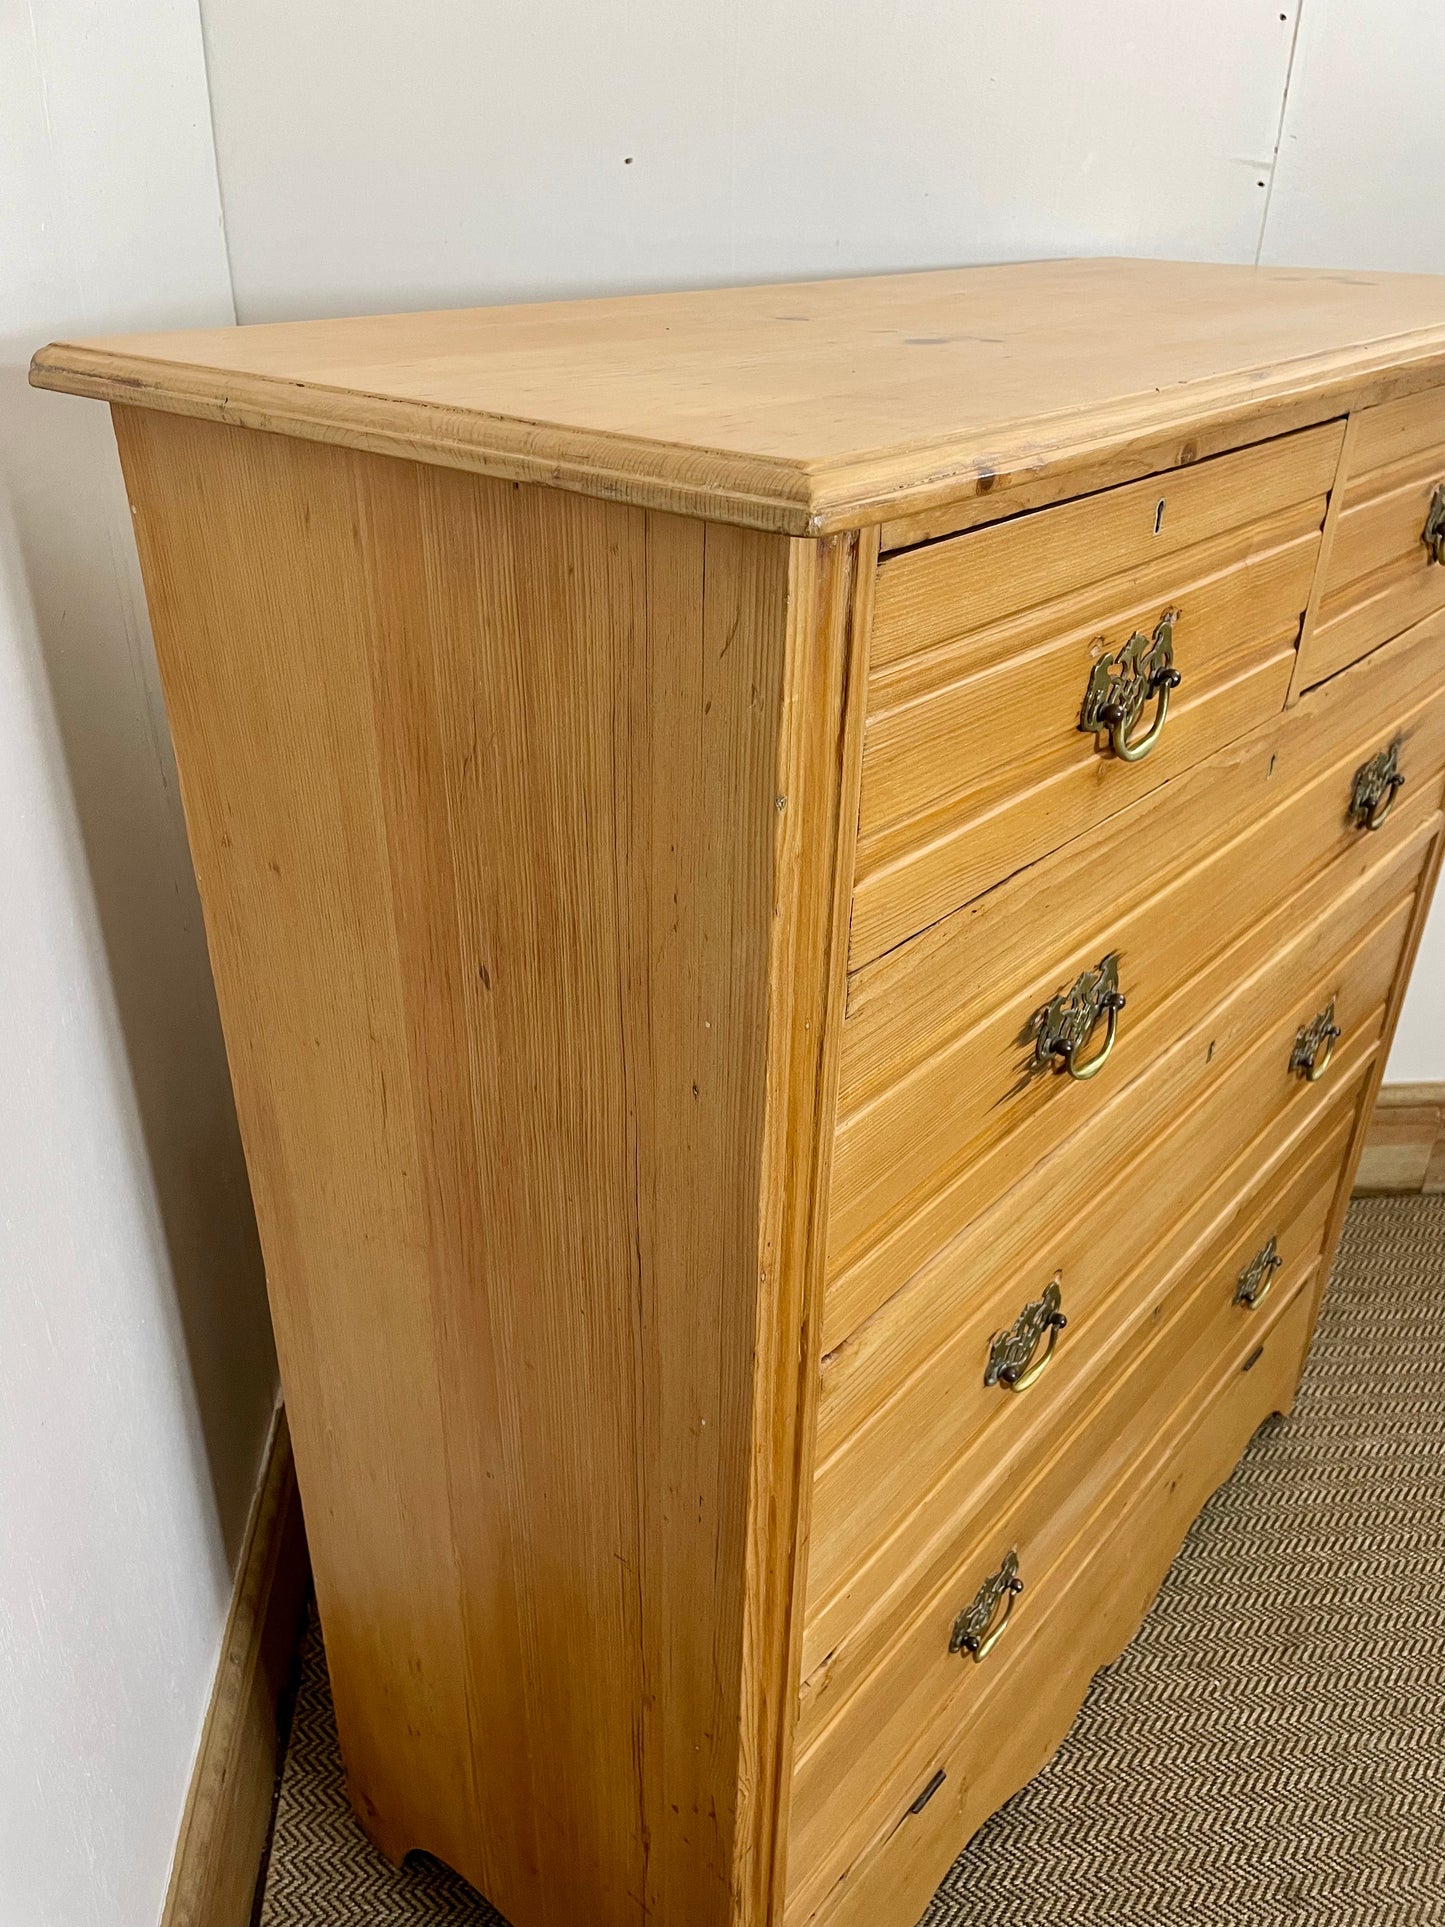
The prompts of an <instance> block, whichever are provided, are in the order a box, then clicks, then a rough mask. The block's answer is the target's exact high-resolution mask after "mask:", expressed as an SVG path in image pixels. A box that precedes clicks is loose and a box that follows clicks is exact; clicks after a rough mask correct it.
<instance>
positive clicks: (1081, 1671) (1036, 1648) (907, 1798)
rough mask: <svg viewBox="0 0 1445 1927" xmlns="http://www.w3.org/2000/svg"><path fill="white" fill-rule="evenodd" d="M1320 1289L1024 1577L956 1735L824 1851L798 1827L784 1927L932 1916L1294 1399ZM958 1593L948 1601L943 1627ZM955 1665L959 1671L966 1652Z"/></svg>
mask: <svg viewBox="0 0 1445 1927" xmlns="http://www.w3.org/2000/svg"><path fill="white" fill-rule="evenodd" d="M1314 1297H1315V1291H1314V1281H1313V1280H1311V1279H1309V1278H1306V1279H1305V1280H1304V1281H1303V1282H1302V1283H1301V1284H1300V1286H1299V1287H1298V1289H1297V1290H1295V1292H1294V1294H1293V1296H1292V1297H1291V1296H1287V1293H1286V1287H1285V1286H1284V1285H1283V1284H1281V1285H1277V1286H1276V1288H1275V1294H1274V1298H1273V1299H1272V1300H1271V1302H1270V1303H1269V1304H1267V1305H1266V1306H1264V1307H1263V1308H1262V1311H1261V1313H1260V1314H1259V1317H1258V1321H1257V1322H1255V1323H1253V1324H1252V1325H1245V1326H1244V1327H1243V1328H1242V1336H1241V1337H1240V1338H1239V1339H1238V1340H1237V1341H1236V1344H1235V1347H1234V1351H1233V1353H1232V1355H1231V1356H1230V1357H1229V1358H1228V1359H1227V1360H1226V1361H1225V1362H1224V1366H1223V1370H1222V1371H1221V1372H1220V1373H1219V1374H1217V1375H1216V1376H1214V1377H1212V1378H1211V1379H1209V1380H1207V1381H1206V1382H1205V1383H1203V1384H1201V1385H1200V1386H1199V1387H1198V1388H1197V1389H1196V1390H1195V1392H1194V1394H1193V1395H1192V1396H1191V1397H1188V1398H1186V1400H1185V1401H1184V1402H1183V1404H1182V1406H1181V1409H1180V1411H1179V1413H1178V1414H1177V1416H1176V1418H1175V1421H1174V1422H1173V1423H1172V1424H1171V1425H1170V1426H1169V1428H1168V1430H1167V1432H1166V1434H1165V1435H1164V1436H1163V1437H1162V1438H1161V1439H1160V1440H1159V1442H1158V1447H1159V1454H1160V1456H1159V1457H1157V1458H1155V1459H1152V1461H1151V1463H1150V1464H1149V1466H1148V1468H1147V1471H1145V1472H1144V1473H1143V1475H1142V1476H1141V1477H1140V1478H1139V1479H1138V1480H1137V1481H1135V1482H1133V1486H1132V1489H1131V1490H1130V1491H1128V1492H1127V1493H1124V1494H1121V1495H1120V1497H1119V1498H1118V1499H1117V1500H1111V1502H1110V1503H1109V1504H1107V1505H1106V1506H1105V1507H1103V1508H1101V1509H1100V1511H1099V1512H1098V1513H1097V1514H1096V1515H1095V1516H1094V1518H1093V1519H1092V1520H1091V1521H1090V1522H1089V1523H1088V1525H1087V1526H1086V1527H1085V1529H1084V1531H1082V1532H1081V1533H1080V1534H1079V1536H1078V1539H1077V1541H1076V1550H1075V1552H1074V1554H1073V1555H1071V1556H1070V1558H1069V1560H1068V1562H1067V1565H1066V1567H1064V1568H1063V1569H1060V1570H1058V1571H1057V1572H1056V1573H1055V1574H1052V1575H1050V1576H1049V1577H1048V1579H1047V1580H1026V1582H1025V1585H1026V1590H1025V1591H1024V1592H1023V1593H1021V1594H1019V1595H1018V1596H1017V1604H1016V1624H1011V1625H1010V1627H1009V1629H1008V1632H1007V1634H1006V1635H1005V1638H1004V1640H1003V1641H1001V1642H1000V1644H999V1647H998V1648H997V1650H996V1651H995V1652H994V1653H993V1654H991V1655H990V1656H989V1658H988V1659H987V1660H985V1661H984V1662H983V1663H982V1664H981V1665H979V1666H977V1667H973V1668H972V1671H973V1672H975V1673H976V1674H977V1679H976V1680H969V1679H967V1676H966V1675H965V1684H964V1686H963V1687H962V1688H960V1695H961V1697H964V1698H965V1704H963V1706H962V1708H961V1711H960V1713H959V1715H958V1717H957V1719H956V1721H955V1723H954V1724H953V1726H952V1729H951V1730H950V1731H948V1732H946V1733H940V1734H938V1735H937V1736H936V1737H935V1735H934V1733H933V1732H932V1731H930V1733H929V1735H928V1738H927V1741H926V1743H925V1744H923V1745H921V1746H920V1747H918V1748H917V1749H916V1752H915V1753H914V1754H911V1755H909V1756H908V1758H907V1759H906V1760H904V1759H901V1758H900V1759H898V1761H897V1764H896V1765H894V1766H893V1767H892V1768H891V1769H888V1768H882V1769H881V1770H882V1772H883V1773H884V1774H885V1776H886V1777H885V1778H884V1779H883V1781H882V1786H881V1792H880V1795H879V1797H878V1798H877V1799H875V1800H873V1801H872V1802H871V1803H870V1804H869V1806H868V1808H867V1811H866V1813H862V1814H860V1815H859V1816H858V1817H859V1819H860V1821H861V1824H856V1825H854V1826H853V1827H852V1828H850V1829H849V1836H848V1839H847V1841H846V1843H844V1844H843V1845H842V1846H841V1847H840V1848H839V1849H838V1850H837V1851H834V1852H832V1853H826V1852H825V1850H824V1846H823V1843H822V1842H819V1843H818V1845H817V1846H816V1847H815V1846H814V1845H813V1842H812V1841H810V1840H809V1839H807V1838H806V1836H805V1835H804V1834H803V1831H802V1829H801V1827H800V1828H799V1829H798V1832H797V1837H796V1844H795V1846H794V1848H793V1851H792V1853H791V1855H790V1859H789V1876H790V1877H789V1890H790V1900H789V1905H788V1908H787V1912H786V1914H785V1916H784V1918H785V1921H786V1927H875V1923H876V1922H877V1921H878V1920H880V1919H883V1918H888V1919H908V1920H912V1919H915V1918H921V1917H922V1915H923V1914H924V1912H925V1910H926V1909H927V1906H928V1902H929V1899H930V1897H931V1896H932V1894H933V1892H934V1890H935V1889H936V1887H937V1886H938V1883H939V1882H940V1881H941V1880H942V1879H943V1877H944V1875H945V1874H946V1873H947V1871H948V1869H949V1867H950V1866H951V1865H952V1864H953V1861H954V1858H955V1857H956V1855H957V1853H958V1850H959V1848H960V1846H961V1845H962V1844H963V1843H964V1842H965V1841H967V1840H968V1839H969V1838H971V1836H972V1835H973V1834H974V1833H975V1832H976V1831H977V1829H978V1828H979V1827H980V1826H981V1825H982V1823H983V1822H984V1821H985V1820H986V1819H987V1817H988V1816H989V1814H990V1813H992V1812H994V1811H995V1810H996V1809H997V1808H998V1807H999V1806H1001V1805H1002V1804H1003V1802H1004V1801H1005V1800H1007V1799H1008V1798H1009V1797H1010V1796H1011V1795H1012V1794H1014V1793H1016V1792H1017V1791H1018V1790H1019V1788H1020V1787H1021V1786H1023V1785H1024V1784H1025V1783H1026V1782H1027V1781H1028V1780H1030V1779H1031V1778H1032V1777H1033V1775H1034V1774H1035V1773H1037V1772H1038V1771H1039V1770H1040V1769H1041V1768H1042V1767H1043V1766H1045V1765H1046V1764H1047V1762H1048V1760H1049V1758H1050V1756H1051V1755H1052V1754H1053V1753H1054V1751H1055V1749H1056V1748H1057V1747H1058V1745H1059V1744H1060V1742H1061V1741H1062V1740H1063V1738H1064V1736H1065V1734H1066V1733H1067V1732H1068V1730H1069V1728H1070V1727H1071V1726H1072V1725H1073V1722H1074V1716H1075V1714H1076V1712H1077V1710H1078V1707H1079V1704H1080V1702H1081V1700H1082V1699H1083V1697H1084V1694H1085V1691H1086V1690H1087V1687H1088V1684H1089V1680H1090V1679H1091V1677H1092V1676H1093V1674H1094V1673H1096V1672H1097V1671H1098V1669H1099V1668H1100V1667H1101V1666H1106V1665H1108V1664H1110V1663H1111V1662H1112V1661H1113V1660H1114V1659H1115V1658H1117V1656H1118V1655H1119V1653H1120V1652H1122V1651H1123V1649H1124V1647H1125V1646H1126V1645H1127V1644H1128V1642H1129V1640H1130V1639H1131V1638H1132V1637H1133V1635H1134V1633H1135V1632H1136V1631H1137V1630H1138V1627H1139V1623H1140V1621H1141V1620H1142V1618H1143V1616H1144V1614H1145V1612H1146V1611H1147V1610H1148V1607H1149V1604H1150V1602H1151V1601H1152V1599H1153V1597H1154V1595H1155V1593H1156V1592H1157V1591H1158V1588H1159V1586H1160V1583H1161V1582H1162V1580H1163V1578H1164V1576H1165V1573H1166V1572H1167V1571H1168V1568H1169V1565H1170V1563H1171V1561H1172V1560H1173V1558H1174V1556H1175V1554H1176V1553H1177V1551H1178V1549H1179V1547H1180V1545H1181V1544H1182V1543H1183V1540H1184V1537H1185V1534H1186V1533H1187V1532H1188V1530H1189V1527H1190V1525H1191V1524H1192V1523H1193V1520H1194V1518H1195V1517H1196V1515H1197V1514H1198V1512H1199V1509H1200V1507H1201V1506H1202V1505H1203V1504H1204V1501H1205V1500H1206V1499H1207V1498H1208V1497H1209V1495H1210V1493H1211V1492H1213V1491H1214V1490H1215V1488H1216V1487H1217V1486H1219V1485H1220V1484H1221V1483H1222V1481H1223V1480H1224V1479H1225V1478H1227V1477H1228V1475H1229V1473H1230V1472H1231V1471H1232V1469H1233V1468H1234V1465H1235V1464H1236V1462H1237V1461H1238V1459H1239V1456H1240V1454H1241V1452H1242V1451H1243V1450H1244V1448H1245V1446H1246V1445H1247V1444H1248V1442H1249V1439H1250V1436H1251V1435H1252V1434H1253V1432H1254V1431H1255V1429H1256V1428H1257V1427H1258V1426H1259V1424H1260V1423H1261V1421H1262V1420H1264V1419H1266V1418H1267V1417H1268V1416H1269V1415H1270V1413H1271V1412H1280V1411H1287V1410H1288V1409H1289V1407H1290V1405H1291V1404H1292V1402H1293V1399H1294V1391H1295V1386H1296V1384H1297V1382H1298V1379H1299V1374H1300V1369H1301V1367H1302V1365H1303V1362H1304V1356H1305V1351H1306V1348H1307V1346H1308V1342H1309V1333H1310V1322H1311V1317H1312V1313H1313V1307H1314ZM965 1584H966V1582H965ZM952 1603H953V1602H952V1600H951V1599H950V1600H949V1601H947V1602H946V1603H945V1607H944V1615H943V1617H944V1620H945V1623H946V1622H947V1612H948V1608H949V1607H950V1606H951V1605H952ZM934 1631H935V1633H936V1631H937V1628H935V1629H934ZM1222 1636H1223V1635H1222ZM1010 1646H1012V1648H1013V1651H1012V1652H1009V1651H1008V1648H1009V1647H1010ZM994 1661H1000V1662H1002V1663H1000V1664H999V1665H997V1666H995V1665H994ZM953 1665H954V1669H955V1671H958V1672H962V1671H963V1670H964V1666H965V1662H963V1661H955V1662H953ZM954 1683H955V1684H957V1681H955V1682H954ZM940 1724H941V1725H947V1724H948V1722H947V1721H943V1722H940ZM865 1744H867V1742H865ZM875 1757H876V1756H875ZM865 1797H866V1796H865Z"/></svg>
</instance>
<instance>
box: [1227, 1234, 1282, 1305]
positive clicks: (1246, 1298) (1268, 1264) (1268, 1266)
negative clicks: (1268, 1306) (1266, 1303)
mask: <svg viewBox="0 0 1445 1927" xmlns="http://www.w3.org/2000/svg"><path fill="white" fill-rule="evenodd" d="M1283 1263H1284V1259H1283V1258H1281V1257H1280V1255H1279V1241H1278V1239H1276V1238H1271V1239H1270V1241H1269V1243H1268V1244H1266V1245H1265V1246H1264V1247H1263V1248H1262V1249H1261V1250H1259V1251H1256V1252H1255V1254H1254V1256H1253V1257H1252V1258H1251V1259H1250V1261H1249V1263H1248V1264H1247V1265H1246V1266H1245V1267H1244V1270H1243V1271H1241V1272H1240V1274H1239V1282H1238V1284H1237V1285H1236V1286H1235V1288H1234V1302H1235V1304H1236V1305H1257V1304H1258V1303H1259V1301H1260V1299H1261V1298H1263V1296H1264V1294H1265V1293H1266V1292H1267V1291H1268V1290H1269V1287H1270V1282H1271V1280H1272V1279H1273V1277H1274V1274H1275V1273H1276V1272H1277V1271H1278V1270H1279V1268H1280V1266H1281V1265H1282V1264H1283Z"/></svg>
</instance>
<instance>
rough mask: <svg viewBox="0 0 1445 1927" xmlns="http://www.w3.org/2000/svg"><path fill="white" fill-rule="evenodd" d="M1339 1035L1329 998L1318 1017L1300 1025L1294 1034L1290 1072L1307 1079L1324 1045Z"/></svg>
mask: <svg viewBox="0 0 1445 1927" xmlns="http://www.w3.org/2000/svg"><path fill="white" fill-rule="evenodd" d="M1339 1034H1340V1027H1339V1025H1338V1024H1337V1023H1336V1022H1335V1000H1334V998H1333V997H1331V999H1330V1001H1329V1002H1328V1003H1327V1004H1326V1005H1325V1007H1324V1009H1323V1010H1322V1011H1321V1012H1320V1014H1319V1015H1318V1017H1313V1018H1311V1020H1310V1021H1309V1023H1307V1024H1301V1025H1300V1027H1299V1029H1298V1030H1297V1031H1296V1032H1295V1040H1294V1049H1293V1050H1292V1051H1291V1052H1290V1054H1289V1067H1290V1070H1291V1071H1292V1072H1294V1073H1295V1074H1296V1075H1297V1076H1299V1077H1308V1076H1309V1075H1310V1074H1311V1072H1312V1071H1313V1070H1314V1068H1315V1063H1316V1060H1317V1059H1318V1058H1319V1056H1320V1054H1321V1052H1322V1051H1323V1050H1324V1049H1325V1047H1326V1045H1328V1044H1331V1043H1333V1042H1334V1040H1335V1038H1337V1037H1338V1036H1339Z"/></svg>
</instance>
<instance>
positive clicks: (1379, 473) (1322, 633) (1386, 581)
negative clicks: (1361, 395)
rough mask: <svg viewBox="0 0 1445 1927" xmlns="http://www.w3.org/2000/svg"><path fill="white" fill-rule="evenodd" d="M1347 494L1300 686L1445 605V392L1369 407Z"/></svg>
mask: <svg viewBox="0 0 1445 1927" xmlns="http://www.w3.org/2000/svg"><path fill="white" fill-rule="evenodd" d="M1340 491H1341V493H1340V502H1339V509H1338V517H1337V520H1336V522H1335V525H1334V528H1333V530H1332V532H1331V537H1330V544H1329V550H1328V553H1327V554H1326V555H1325V556H1324V557H1323V558H1322V563H1321V567H1322V571H1323V573H1322V576H1321V581H1320V591H1319V596H1318V598H1317V605H1316V608H1315V610H1314V613H1313V617H1312V620H1311V622H1310V624H1309V628H1308V631H1307V633H1306V634H1305V636H1304V638H1303V640H1302V642H1301V644H1300V663H1299V673H1298V676H1297V678H1296V685H1297V687H1299V688H1309V687H1310V686H1311V685H1312V684H1314V683H1318V682H1321V681H1322V680H1323V679H1324V678H1325V677H1326V676H1333V675H1334V674H1335V673H1336V672H1337V671H1338V670H1340V669H1343V668H1344V667H1345V666H1346V665H1347V664H1349V663H1352V662H1355V661H1357V660H1358V658H1359V657H1361V656H1363V655H1365V654H1366V653H1367V652H1368V651H1369V650H1371V649H1375V648H1377V647H1378V646H1379V645H1380V644H1381V643H1382V642H1388V641H1389V639H1390V637H1391V636H1395V635H1398V634H1399V633H1400V631H1401V630H1402V629H1407V628H1409V627H1410V626H1411V625H1412V624H1414V623H1417V622H1419V621H1421V620H1422V619H1423V618H1424V617H1425V616H1427V615H1429V614H1431V612H1432V611H1434V610H1436V609H1439V608H1442V607H1445V388H1430V389H1427V390H1426V391H1425V392H1424V393H1423V394H1419V395H1406V396H1405V397H1403V399H1401V400H1399V401H1392V402H1385V403H1383V404H1382V405H1381V406H1380V407H1378V408H1366V409H1364V410H1362V411H1361V412H1360V414H1358V415H1357V416H1356V417H1355V418H1354V420H1353V421H1352V423H1351V425H1350V434H1349V440H1348V443H1347V445H1346V448H1345V455H1344V476H1343V479H1342V481H1341V484H1340ZM1432 508H1433V509H1434V510H1435V518H1434V522H1433V524H1432V522H1431V511H1432ZM1431 528H1433V533H1434V538H1435V539H1434V540H1427V529H1431Z"/></svg>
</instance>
